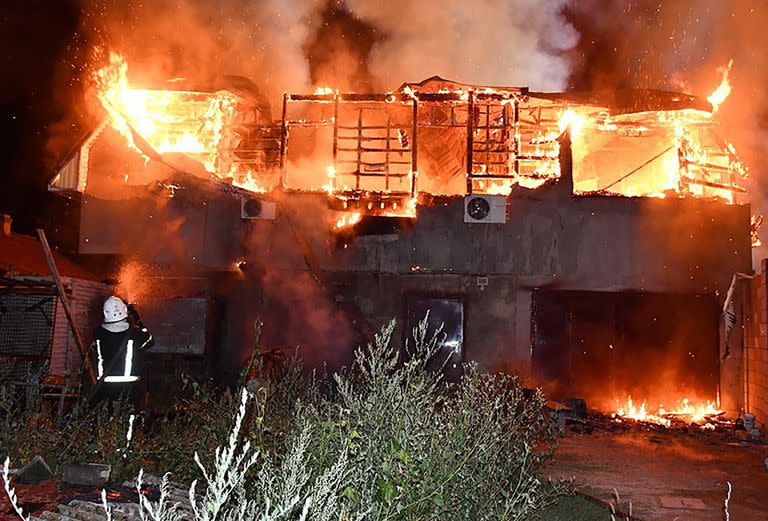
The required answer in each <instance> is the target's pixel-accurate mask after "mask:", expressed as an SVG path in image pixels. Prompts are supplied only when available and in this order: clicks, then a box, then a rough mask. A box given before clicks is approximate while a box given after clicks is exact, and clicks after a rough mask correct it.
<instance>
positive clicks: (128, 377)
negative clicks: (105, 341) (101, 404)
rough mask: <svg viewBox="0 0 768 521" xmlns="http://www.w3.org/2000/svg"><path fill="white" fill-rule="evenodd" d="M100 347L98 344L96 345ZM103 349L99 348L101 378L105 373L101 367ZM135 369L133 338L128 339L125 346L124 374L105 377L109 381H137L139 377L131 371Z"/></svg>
mask: <svg viewBox="0 0 768 521" xmlns="http://www.w3.org/2000/svg"><path fill="white" fill-rule="evenodd" d="M96 346H97V349H98V344H97V345H96ZM101 363H102V362H101V351H100V350H99V378H101V375H102V374H103V369H102V367H101ZM132 370H133V340H128V345H126V347H125V366H124V369H123V374H122V375H119V376H113V375H110V376H107V377H105V378H104V381H105V382H109V383H127V382H135V381H136V380H138V379H139V377H138V376H134V375H132V374H131V371H132Z"/></svg>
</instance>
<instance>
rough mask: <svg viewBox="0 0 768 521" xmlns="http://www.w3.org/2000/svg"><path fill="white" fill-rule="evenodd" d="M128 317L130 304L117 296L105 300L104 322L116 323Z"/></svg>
mask: <svg viewBox="0 0 768 521" xmlns="http://www.w3.org/2000/svg"><path fill="white" fill-rule="evenodd" d="M126 318H128V306H126V305H125V302H123V301H122V300H120V299H119V298H117V297H115V296H111V297H109V298H108V299H107V300H106V301H105V302H104V324H115V323H117V322H122V321H124V320H125V319H126Z"/></svg>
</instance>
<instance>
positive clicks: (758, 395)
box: [743, 260, 768, 424]
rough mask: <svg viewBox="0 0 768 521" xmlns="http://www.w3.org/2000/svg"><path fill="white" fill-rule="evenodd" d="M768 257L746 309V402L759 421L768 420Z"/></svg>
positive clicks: (750, 288)
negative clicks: (767, 273)
mask: <svg viewBox="0 0 768 521" xmlns="http://www.w3.org/2000/svg"><path fill="white" fill-rule="evenodd" d="M766 267H768V266H767V265H766V260H763V262H762V269H761V270H760V271H761V272H760V274H758V275H755V277H754V278H753V279H752V280H751V281H750V283H749V290H750V299H749V300H750V305H749V306H748V307H747V308H746V313H747V316H746V317H745V318H746V321H745V322H746V333H747V334H746V335H745V339H744V355H743V372H744V395H745V396H744V404H745V409H746V411H747V412H750V413H752V414H754V415H755V416H757V419H758V422H759V423H761V424H765V422H766V421H768V325H766V318H768V313H766V275H765V272H766Z"/></svg>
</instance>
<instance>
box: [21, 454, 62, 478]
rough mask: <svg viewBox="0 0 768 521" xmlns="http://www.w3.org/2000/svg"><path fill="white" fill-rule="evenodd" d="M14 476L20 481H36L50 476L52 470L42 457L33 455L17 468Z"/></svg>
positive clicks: (51, 475)
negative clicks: (30, 459) (27, 461)
mask: <svg viewBox="0 0 768 521" xmlns="http://www.w3.org/2000/svg"><path fill="white" fill-rule="evenodd" d="M16 476H17V479H18V480H19V481H20V482H21V483H37V482H39V481H44V480H46V479H50V478H52V477H53V472H52V471H51V468H50V467H49V466H48V464H47V463H46V462H45V460H44V459H43V458H42V457H40V456H35V457H34V458H32V461H30V462H29V463H27V464H26V465H24V467H22V468H21V469H19V471H18V472H17V474H16Z"/></svg>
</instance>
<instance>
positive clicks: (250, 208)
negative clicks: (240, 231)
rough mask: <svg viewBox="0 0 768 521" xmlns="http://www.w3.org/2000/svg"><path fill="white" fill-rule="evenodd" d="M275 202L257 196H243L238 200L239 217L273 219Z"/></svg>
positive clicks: (275, 208)
mask: <svg viewBox="0 0 768 521" xmlns="http://www.w3.org/2000/svg"><path fill="white" fill-rule="evenodd" d="M276 216H277V203H275V202H274V201H268V200H266V199H261V198H258V197H243V198H242V199H241V200H240V217H242V218H243V219H264V220H268V221H274V220H275V217H276Z"/></svg>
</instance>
